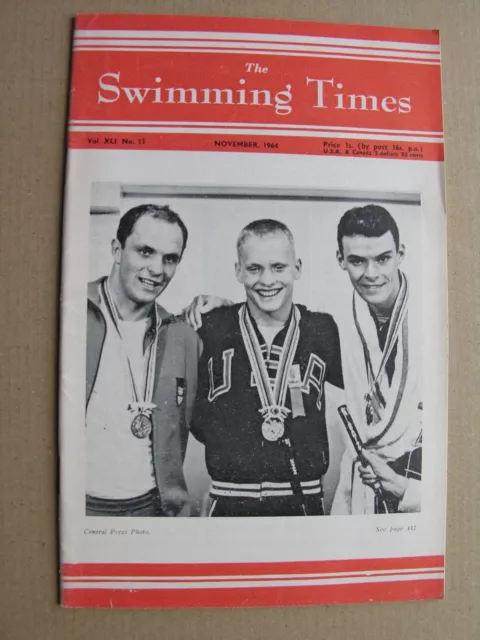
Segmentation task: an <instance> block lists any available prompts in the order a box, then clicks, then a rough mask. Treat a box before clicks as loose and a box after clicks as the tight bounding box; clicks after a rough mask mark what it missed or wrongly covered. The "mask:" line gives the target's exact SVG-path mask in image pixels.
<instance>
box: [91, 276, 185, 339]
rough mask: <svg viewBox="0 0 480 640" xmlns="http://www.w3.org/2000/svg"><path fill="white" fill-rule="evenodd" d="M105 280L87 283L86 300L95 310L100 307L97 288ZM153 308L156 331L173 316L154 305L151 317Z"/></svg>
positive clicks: (156, 304) (104, 278)
mask: <svg viewBox="0 0 480 640" xmlns="http://www.w3.org/2000/svg"><path fill="white" fill-rule="evenodd" d="M106 279H107V276H103V277H102V278H98V280H94V281H93V282H89V283H88V287H87V298H88V300H89V302H91V303H92V304H94V305H95V306H96V307H97V308H99V307H100V293H99V286H100V284H101V283H102V282H103V281H104V280H106ZM155 308H156V310H157V319H158V324H157V329H159V328H160V326H161V325H162V324H163V323H165V321H167V320H169V319H171V318H173V314H171V313H169V312H168V311H167V310H166V309H164V308H163V307H162V306H161V305H159V304H158V303H155V307H152V316H154V309H155Z"/></svg>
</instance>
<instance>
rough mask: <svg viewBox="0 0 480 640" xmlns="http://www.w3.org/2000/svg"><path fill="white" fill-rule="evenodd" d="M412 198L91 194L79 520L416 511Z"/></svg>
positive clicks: (415, 207) (157, 189) (119, 188)
mask: <svg viewBox="0 0 480 640" xmlns="http://www.w3.org/2000/svg"><path fill="white" fill-rule="evenodd" d="M421 228H422V212H421V201H420V194H418V193H400V192H398V193H394V192H382V191H380V190H379V191H378V192H374V191H371V192H361V191H351V192H349V191H347V190H343V191H333V190H331V191H328V190H321V189H318V190H314V189H310V190H295V189H287V188H285V189H280V188H276V189H273V188H272V189H268V188H265V189H259V188H251V189H250V188H248V187H242V188H240V187H231V188H230V187H225V186H222V187H205V186H202V187H195V186H191V187H186V186H184V185H181V186H175V185H160V184H150V185H149V184H127V183H113V182H96V183H92V189H91V205H90V228H89V238H90V241H89V273H88V287H87V290H88V294H87V297H88V301H87V354H86V414H85V415H86V425H85V426H86V429H85V439H86V444H85V452H86V455H85V458H86V461H85V465H86V469H85V482H86V487H85V493H86V515H87V516H124V517H134V516H136V517H159V516H167V517H178V516H184V517H185V516H194V517H261V516H263V517H265V516H267V517H269V516H299V517H303V516H342V515H370V514H390V513H399V512H409V513H412V512H419V511H420V510H421V493H422V492H421V486H422V485H421V466H422V410H423V399H422V367H421V325H422V323H421V309H420V303H419V302H420V294H421V286H422V284H421V280H422V265H421Z"/></svg>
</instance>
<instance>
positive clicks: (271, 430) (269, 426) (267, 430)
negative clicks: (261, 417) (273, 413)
mask: <svg viewBox="0 0 480 640" xmlns="http://www.w3.org/2000/svg"><path fill="white" fill-rule="evenodd" d="M284 433H285V425H284V424H283V422H282V421H281V420H265V422H264V423H263V424H262V436H263V437H264V438H265V440H268V441H269V442H276V441H277V440H280V438H281V437H282V436H283V434H284Z"/></svg>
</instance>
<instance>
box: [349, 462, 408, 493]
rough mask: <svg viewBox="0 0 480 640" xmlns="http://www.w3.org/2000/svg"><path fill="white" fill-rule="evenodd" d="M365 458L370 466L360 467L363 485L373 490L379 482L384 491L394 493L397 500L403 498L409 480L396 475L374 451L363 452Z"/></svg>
mask: <svg viewBox="0 0 480 640" xmlns="http://www.w3.org/2000/svg"><path fill="white" fill-rule="evenodd" d="M363 457H364V458H365V460H367V462H368V466H365V467H363V466H361V465H360V467H359V472H360V477H361V479H362V482H363V484H366V485H367V486H369V487H372V488H373V485H374V484H375V482H376V481H378V482H380V484H381V485H382V489H383V490H384V491H387V492H388V493H392V494H393V495H394V496H395V497H397V498H402V497H403V494H404V493H405V490H406V488H407V484H408V480H407V478H405V477H404V476H401V475H399V474H398V473H395V471H393V469H392V468H391V467H390V465H388V464H387V463H386V462H385V460H383V459H382V458H381V457H380V456H379V455H377V454H376V453H373V451H363Z"/></svg>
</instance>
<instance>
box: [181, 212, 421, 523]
mask: <svg viewBox="0 0 480 640" xmlns="http://www.w3.org/2000/svg"><path fill="white" fill-rule="evenodd" d="M337 239H338V251H337V258H338V261H339V264H340V266H341V267H342V269H344V270H345V271H347V272H348V274H349V276H350V280H351V282H352V285H353V287H354V296H353V302H352V307H351V313H350V314H348V315H347V316H345V317H344V316H340V315H339V316H338V317H336V320H337V322H338V325H339V331H340V338H341V346H342V365H343V372H344V378H345V392H346V396H347V403H348V409H349V410H350V412H351V415H352V418H353V420H354V423H355V425H356V427H357V429H358V431H359V432H360V435H361V437H362V441H363V443H364V444H365V448H364V455H363V458H364V460H363V462H368V464H366V465H365V466H362V465H361V464H360V461H359V460H358V459H357V455H356V454H355V452H354V450H353V447H351V446H350V443H349V444H348V445H347V451H346V452H345V454H344V456H343V459H342V463H341V470H340V480H339V484H338V487H337V490H336V493H335V498H334V501H333V505H332V509H331V513H332V514H355V513H362V514H363V513H375V512H383V513H384V512H386V511H388V512H392V511H393V512H395V511H419V510H420V502H421V500H420V498H421V496H420V489H421V483H420V480H421V461H422V427H421V423H422V417H421V416H422V397H421V375H420V372H421V348H420V340H419V337H418V334H419V333H420V329H419V324H420V323H419V322H418V319H416V318H414V317H413V314H412V311H413V310H412V309H411V310H410V312H409V302H408V299H409V296H408V282H407V279H406V277H405V275H404V274H403V273H402V272H401V271H400V268H399V267H400V264H401V262H402V260H403V258H404V255H405V247H404V246H403V245H402V244H400V238H399V232H398V227H397V224H396V223H395V220H394V219H393V218H392V216H391V215H390V213H389V212H388V211H387V210H386V209H384V208H383V207H380V206H378V205H374V204H370V205H366V206H364V207H356V208H354V209H351V210H350V211H347V212H346V213H345V215H344V216H343V217H342V219H341V221H340V223H339V225H338V238H337ZM222 304H228V302H227V301H225V300H222V299H221V298H216V297H214V296H198V297H197V298H196V299H195V300H194V302H193V303H192V304H191V305H190V307H189V308H188V310H187V318H188V320H189V322H190V323H191V324H192V326H195V327H198V326H199V325H200V324H201V322H202V313H206V312H207V311H209V310H210V309H212V308H214V307H217V306H219V305H222ZM379 485H380V486H379ZM374 488H376V491H375V490H374ZM379 488H380V489H381V492H379V491H378V489H379Z"/></svg>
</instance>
